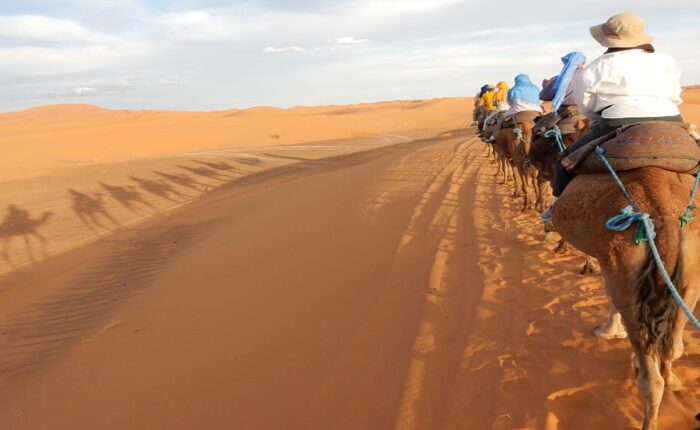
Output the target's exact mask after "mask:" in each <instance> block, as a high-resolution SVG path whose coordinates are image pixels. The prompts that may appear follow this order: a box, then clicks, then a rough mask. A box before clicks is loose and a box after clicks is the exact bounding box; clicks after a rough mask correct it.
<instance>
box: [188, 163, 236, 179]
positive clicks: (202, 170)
mask: <svg viewBox="0 0 700 430" xmlns="http://www.w3.org/2000/svg"><path fill="white" fill-rule="evenodd" d="M178 167H179V168H181V169H185V170H187V171H188V172H190V173H194V174H195V175H199V176H204V177H205V178H209V179H215V180H218V181H228V180H229V179H231V178H230V177H228V176H226V175H224V174H222V173H220V172H218V171H216V170H214V169H210V168H208V167H190V166H182V165H180V166H178Z"/></svg>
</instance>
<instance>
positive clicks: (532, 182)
mask: <svg viewBox="0 0 700 430" xmlns="http://www.w3.org/2000/svg"><path fill="white" fill-rule="evenodd" d="M529 180H530V187H532V190H533V191H534V193H535V210H536V209H537V202H539V201H540V200H541V197H540V187H539V184H538V183H537V178H535V177H532V176H530V177H529Z"/></svg>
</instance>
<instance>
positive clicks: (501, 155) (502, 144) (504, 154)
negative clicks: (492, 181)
mask: <svg viewBox="0 0 700 430" xmlns="http://www.w3.org/2000/svg"><path fill="white" fill-rule="evenodd" d="M500 134H501V133H499V134H498V135H496V140H495V141H494V142H493V143H491V144H490V146H491V148H492V149H493V152H494V154H495V159H496V163H497V164H498V170H497V171H496V175H495V176H496V178H501V180H500V183H501V184H506V183H508V182H510V181H512V180H513V177H514V173H513V166H512V163H511V161H510V152H509V151H508V139H507V136H506V134H505V133H504V134H503V135H502V136H500V137H499V135H500ZM515 193H518V190H517V189H516V190H515ZM519 196H520V194H517V196H516V197H519Z"/></svg>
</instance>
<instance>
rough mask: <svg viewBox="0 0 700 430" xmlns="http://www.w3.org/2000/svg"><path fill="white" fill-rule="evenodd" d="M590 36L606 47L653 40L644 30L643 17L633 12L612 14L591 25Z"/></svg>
mask: <svg viewBox="0 0 700 430" xmlns="http://www.w3.org/2000/svg"><path fill="white" fill-rule="evenodd" d="M591 36H593V38H594V39H595V40H596V41H597V42H598V43H600V44H601V45H603V46H605V47H606V48H634V47H635V46H639V45H645V44H648V43H651V42H653V41H654V38H653V37H652V36H650V35H648V34H646V33H645V32H644V19H643V18H642V17H641V16H639V15H635V14H633V13H621V14H618V15H613V16H611V17H610V18H608V20H607V21H606V22H605V23H603V24H600V25H594V26H593V27H591Z"/></svg>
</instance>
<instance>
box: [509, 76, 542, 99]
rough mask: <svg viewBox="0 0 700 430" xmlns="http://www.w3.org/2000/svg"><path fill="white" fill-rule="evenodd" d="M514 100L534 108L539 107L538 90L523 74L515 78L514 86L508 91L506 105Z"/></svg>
mask: <svg viewBox="0 0 700 430" xmlns="http://www.w3.org/2000/svg"><path fill="white" fill-rule="evenodd" d="M515 100H520V101H522V102H525V103H528V104H531V105H534V106H539V104H540V88H539V87H538V86H537V85H535V84H533V83H532V82H531V81H530V78H529V77H528V76H527V75H525V74H520V75H518V76H516V77H515V86H514V87H513V88H511V89H510V91H508V104H512V102H513V101H515Z"/></svg>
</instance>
